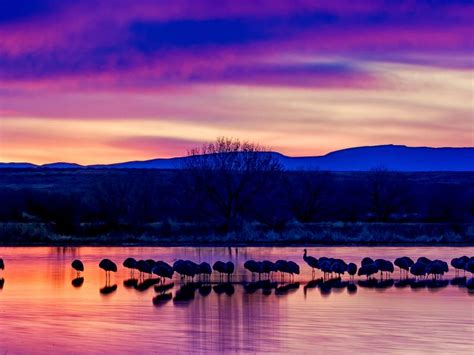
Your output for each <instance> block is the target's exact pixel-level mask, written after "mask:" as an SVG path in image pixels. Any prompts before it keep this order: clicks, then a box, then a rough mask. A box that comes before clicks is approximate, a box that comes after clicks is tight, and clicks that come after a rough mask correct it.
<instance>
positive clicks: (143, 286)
mask: <svg viewBox="0 0 474 355" xmlns="http://www.w3.org/2000/svg"><path fill="white" fill-rule="evenodd" d="M159 282H161V279H160V278H159V277H157V278H149V279H145V280H143V281H142V282H140V283H138V284H137V285H136V286H134V288H135V290H137V291H146V290H148V289H149V288H150V287H151V286H153V285H156V284H157V283H159Z"/></svg>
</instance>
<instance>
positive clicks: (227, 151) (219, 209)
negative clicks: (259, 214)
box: [184, 137, 282, 229]
mask: <svg viewBox="0 0 474 355" xmlns="http://www.w3.org/2000/svg"><path fill="white" fill-rule="evenodd" d="M184 168H185V169H186V170H187V171H188V173H189V177H191V178H192V180H191V187H192V188H193V193H195V194H197V195H198V196H199V197H200V199H205V200H206V201H207V202H208V203H209V204H210V205H211V206H212V207H214V208H213V210H214V212H215V213H216V214H217V216H218V217H219V218H220V219H222V220H223V222H224V225H225V227H226V228H227V229H228V228H231V227H232V226H234V225H235V223H236V222H237V220H238V219H239V217H240V216H241V213H242V212H243V210H244V209H245V207H246V206H248V204H249V203H251V200H252V197H253V196H255V194H257V193H261V192H262V191H263V190H264V189H265V187H266V185H267V183H268V182H269V180H270V179H271V178H272V177H275V174H277V173H279V172H280V171H282V166H281V164H280V162H279V161H278V159H277V158H276V156H275V154H274V153H272V152H270V151H268V150H266V149H265V148H263V147H261V146H260V145H258V144H255V143H250V142H241V141H240V140H238V139H232V138H225V137H220V138H217V139H216V141H215V142H211V143H206V144H204V145H203V146H202V147H200V148H194V149H192V150H190V151H189V152H188V157H187V158H186V159H185V162H184ZM203 205H204V204H202V205H201V206H203Z"/></svg>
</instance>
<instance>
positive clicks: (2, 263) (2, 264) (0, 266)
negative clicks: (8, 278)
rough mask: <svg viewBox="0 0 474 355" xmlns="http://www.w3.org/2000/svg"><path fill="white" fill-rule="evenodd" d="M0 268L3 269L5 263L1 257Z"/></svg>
mask: <svg viewBox="0 0 474 355" xmlns="http://www.w3.org/2000/svg"><path fill="white" fill-rule="evenodd" d="M0 270H5V263H4V261H3V259H2V258H0Z"/></svg>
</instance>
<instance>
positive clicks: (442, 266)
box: [0, 249, 474, 281]
mask: <svg viewBox="0 0 474 355" xmlns="http://www.w3.org/2000/svg"><path fill="white" fill-rule="evenodd" d="M303 260H304V261H305V263H306V264H307V265H308V266H309V267H310V268H311V269H312V273H313V276H314V274H315V272H316V270H320V271H322V272H323V275H324V277H333V276H337V277H342V276H343V275H344V274H346V273H347V274H348V275H349V277H350V278H353V277H354V276H355V275H358V276H366V277H367V278H368V279H369V278H372V277H374V276H375V275H377V274H378V273H380V277H381V278H383V277H384V275H385V276H388V274H391V273H393V272H394V271H395V266H397V267H398V268H399V269H400V275H404V276H406V277H408V275H409V273H410V274H412V275H413V276H415V278H416V277H418V278H424V277H427V276H431V277H432V278H433V279H438V278H440V277H442V276H443V275H444V274H445V273H447V272H448V271H449V267H448V263H446V262H445V261H443V260H438V259H436V260H430V259H428V258H426V257H423V256H422V257H419V258H418V259H417V260H416V261H413V260H412V259H411V258H410V257H408V256H403V257H399V258H397V259H395V261H394V262H393V263H392V262H391V261H390V260H386V259H375V260H373V259H371V258H369V257H365V258H363V259H362V261H361V265H360V267H357V265H356V264H354V263H346V262H345V261H344V260H342V259H337V258H328V257H324V256H323V257H320V258H315V257H313V256H309V255H308V254H307V250H306V249H304V254H303ZM2 266H3V261H2V260H1V259H0V268H1V267H2ZM123 266H124V267H125V268H128V269H129V270H130V271H131V273H132V274H134V273H135V272H138V273H139V277H140V278H143V277H144V276H145V275H149V276H152V275H156V276H158V277H160V278H163V279H171V278H172V277H173V275H174V273H177V274H179V275H181V277H182V278H188V279H191V280H194V277H196V276H199V277H204V278H205V279H207V280H209V279H210V277H211V275H212V273H213V271H216V272H217V273H218V274H219V277H220V278H221V279H222V278H223V277H224V276H227V278H228V281H229V280H230V279H231V278H232V275H233V273H234V271H235V265H234V263H233V262H231V261H228V262H223V261H216V262H215V263H214V265H212V267H211V265H210V264H209V263H207V262H202V263H200V264H197V263H195V262H193V261H191V260H181V259H180V260H177V261H175V262H174V263H173V265H170V264H168V263H166V262H164V261H161V260H160V261H155V260H152V259H148V260H136V259H134V258H127V259H126V260H125V261H124V262H123ZM451 266H452V267H453V268H454V270H455V272H456V273H459V272H460V271H463V272H470V273H474V257H468V256H462V257H460V258H454V259H452V260H451ZM72 267H73V268H74V270H76V271H77V272H78V273H79V272H82V271H84V264H83V263H82V262H81V261H80V260H74V261H73V262H72ZM99 267H100V268H101V269H103V270H104V271H105V273H106V276H107V277H109V275H110V272H116V271H117V265H116V264H115V263H114V262H113V261H111V260H109V259H103V260H102V261H101V262H100V263H99ZM244 268H245V269H246V270H248V271H250V272H251V274H252V277H253V278H255V276H256V275H258V278H259V279H261V278H262V277H267V278H271V277H272V274H273V273H278V272H279V273H280V277H281V278H282V279H284V277H285V275H289V277H290V279H292V278H294V275H299V274H300V267H299V265H298V264H297V263H295V262H294V261H291V260H277V261H276V262H272V261H270V260H263V261H256V260H247V261H246V262H245V263H244Z"/></svg>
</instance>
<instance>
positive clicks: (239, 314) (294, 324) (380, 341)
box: [0, 247, 474, 354]
mask: <svg viewBox="0 0 474 355" xmlns="http://www.w3.org/2000/svg"><path fill="white" fill-rule="evenodd" d="M308 252H309V254H310V255H314V256H316V257H319V256H328V257H339V258H343V259H345V260H346V261H348V262H349V261H353V262H356V263H357V264H359V263H360V260H361V259H362V257H364V256H370V257H373V258H379V257H382V258H387V259H391V260H392V261H393V260H394V259H395V258H396V257H398V256H402V255H408V256H410V257H412V258H417V257H419V256H427V257H429V258H439V259H443V260H446V261H448V262H449V260H451V258H452V257H455V256H461V255H469V256H471V255H474V248H450V247H446V248H444V247H443V248H428V247H427V248H413V247H408V248H398V247H390V248H378V247H377V248H374V247H372V248H365V247H364V248H362V247H331V248H328V247H325V248H309V249H308ZM302 254H303V253H302V248H301V247H297V248H294V247H291V248H238V249H236V248H231V249H228V248H148V247H130V248H128V247H111V248H104V247H80V248H56V247H41V248H7V247H5V248H0V257H3V259H4V260H5V264H6V265H5V266H6V268H5V270H4V271H3V272H2V271H0V279H2V278H3V280H4V281H3V285H2V283H1V282H0V314H1V320H0V352H1V353H52V352H70V353H79V352H81V353H82V352H93V353H103V352H113V353H131V352H160V353H177V352H179V353H215V352H243V353H264V352H267V353H268V352H271V353H288V352H290V353H324V352H327V351H331V352H337V353H355V352H357V353H374V352H376V353H400V354H401V353H404V354H406V353H410V354H416V353H446V354H453V353H465V354H473V352H474V336H473V335H474V302H473V301H474V297H473V296H474V295H473V294H470V293H469V292H468V291H467V289H466V288H462V287H458V286H452V285H450V286H447V287H442V288H436V289H434V288H411V287H405V288H396V287H388V288H364V287H360V286H359V287H358V288H357V291H356V292H355V293H351V292H349V291H348V290H347V289H346V288H339V289H332V290H330V291H328V290H326V291H325V290H321V289H320V288H318V287H316V288H311V287H308V285H307V282H308V281H309V280H311V270H310V269H309V268H308V267H307V266H306V265H305V264H304V262H303V260H302ZM128 256H132V257H135V258H141V259H148V258H153V259H160V260H164V261H167V262H169V263H171V262H173V261H174V260H176V259H178V258H182V259H184V258H188V259H192V260H194V261H196V262H201V261H207V262H210V263H212V262H214V261H216V260H232V261H234V263H236V265H237V270H236V272H237V274H236V276H235V278H234V281H236V282H245V281H250V279H251V277H250V275H249V274H248V273H247V272H246V271H245V270H243V263H244V261H245V260H247V259H250V258H254V259H257V260H263V259H269V260H273V261H275V260H277V259H291V260H294V261H296V262H298V263H299V264H300V267H301V270H302V274H301V275H300V276H299V277H297V278H296V279H295V281H296V282H300V284H299V287H298V286H297V285H295V287H294V288H292V289H289V290H288V289H286V290H285V289H280V290H279V291H275V290H274V289H272V290H269V291H267V292H263V291H262V290H261V289H259V290H256V291H255V292H253V293H250V292H248V290H245V289H244V286H243V285H242V284H238V283H237V284H235V285H233V290H232V289H231V288H227V289H226V288H223V289H222V290H220V289H219V287H218V288H217V289H216V290H214V289H212V290H211V292H210V293H209V294H208V295H206V289H205V288H204V289H201V290H197V291H196V292H195V296H194V299H192V300H188V301H182V302H177V301H176V300H173V299H170V300H168V301H166V300H163V301H161V302H155V304H154V303H153V298H154V297H156V296H157V295H159V293H157V292H156V291H155V289H154V288H153V287H150V288H148V289H146V290H137V289H135V288H133V287H130V286H127V285H126V284H124V281H125V280H127V279H129V278H130V273H129V272H128V270H125V269H123V268H122V267H121V266H120V267H119V271H118V272H117V273H116V274H115V275H112V277H111V282H110V284H109V285H106V280H105V275H104V273H103V271H102V270H100V269H99V268H98V266H97V265H98V263H99V261H100V259H102V258H104V257H109V258H110V259H112V260H114V261H115V262H117V264H120V265H121V263H122V261H123V260H124V259H125V258H126V257H128ZM74 258H80V259H81V260H82V261H83V262H84V263H85V267H86V271H85V272H84V273H83V276H84V282H83V283H82V285H78V284H76V285H75V286H74V285H73V284H72V280H73V279H74V278H75V277H76V275H75V272H74V271H73V270H72V269H71V267H70V263H71V261H72V260H73V259H74ZM317 277H320V275H319V274H317ZM453 277H454V273H453V272H452V271H450V274H449V275H448V276H447V277H446V279H451V278H453ZM394 278H395V281H397V279H398V270H397V271H396V272H395V273H394ZM213 281H218V279H217V277H216V278H215V279H213ZM174 282H175V286H174V287H173V288H172V289H170V290H168V291H167V293H171V295H172V296H173V297H174V296H175V295H176V292H177V290H178V289H179V288H180V280H179V279H177V278H176V279H175V280H174ZM356 283H357V282H356ZM114 285H116V287H117V288H116V290H114V289H115V286H114ZM2 286H3V287H2ZM104 286H111V287H109V288H108V289H106V292H107V291H108V292H110V293H108V294H104V293H101V292H100V290H101V289H103V287H104ZM212 286H215V285H212ZM279 286H281V285H279ZM305 286H306V287H305ZM310 286H311V285H310ZM207 291H208V292H209V289H207ZM216 291H218V292H216ZM221 291H222V293H221ZM163 297H165V296H163Z"/></svg>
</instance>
